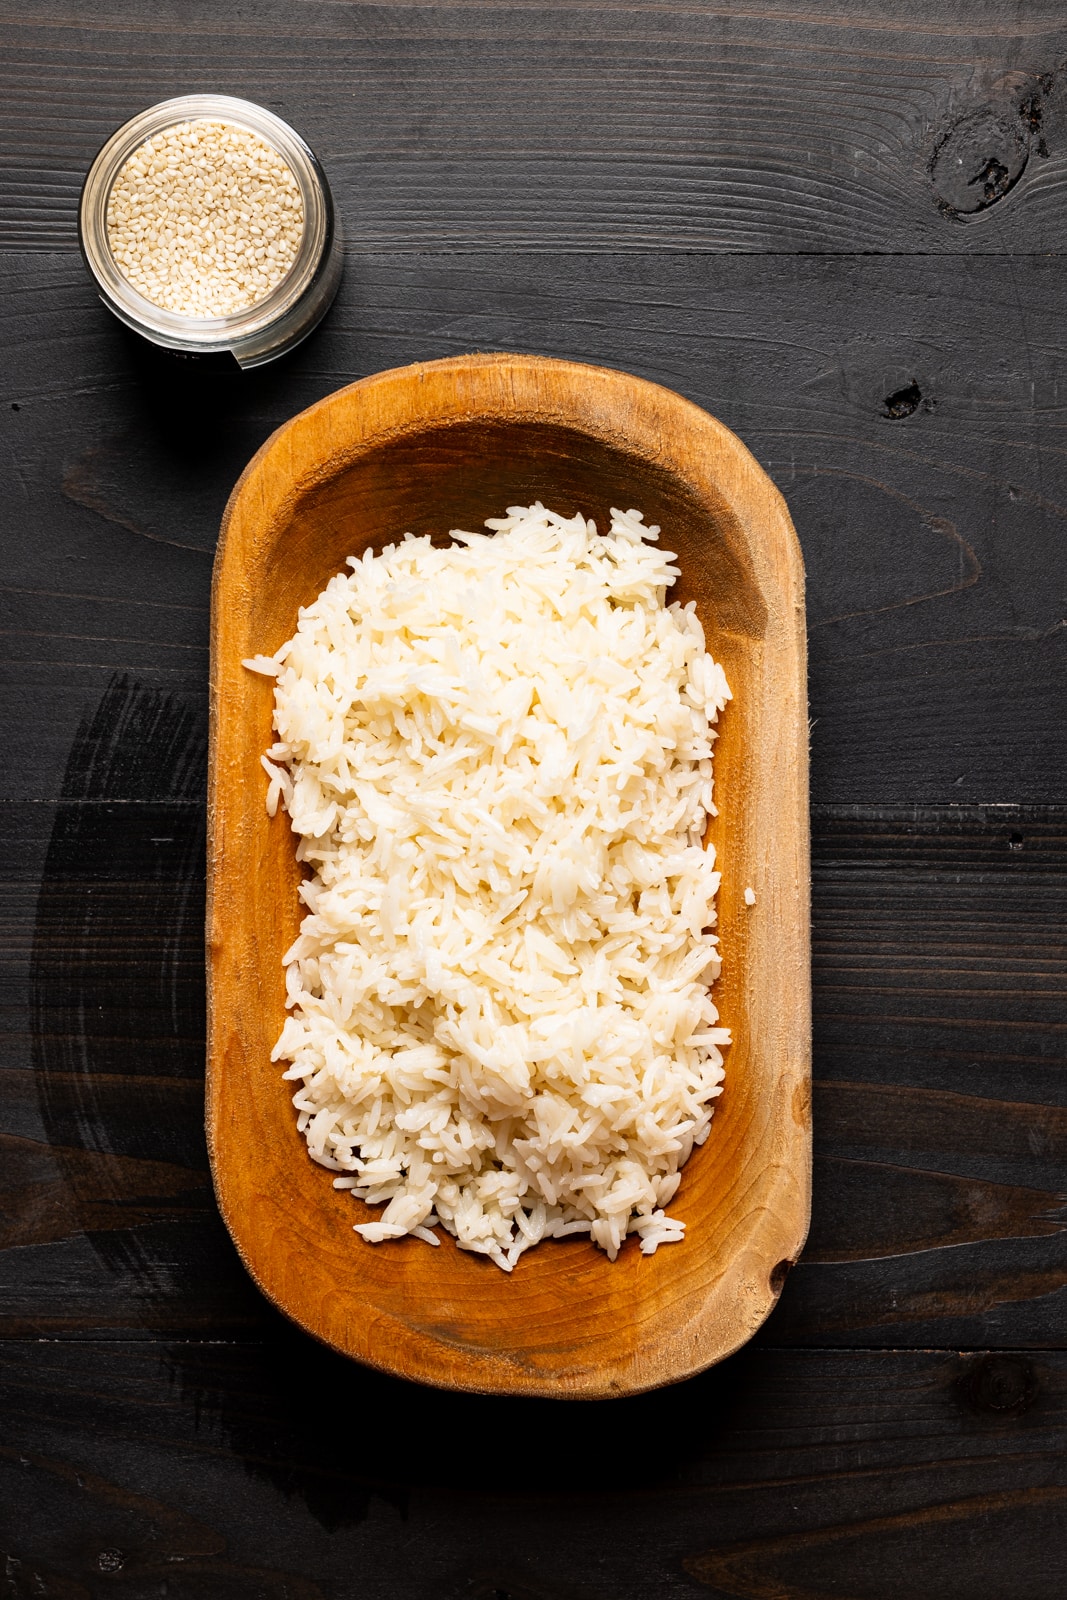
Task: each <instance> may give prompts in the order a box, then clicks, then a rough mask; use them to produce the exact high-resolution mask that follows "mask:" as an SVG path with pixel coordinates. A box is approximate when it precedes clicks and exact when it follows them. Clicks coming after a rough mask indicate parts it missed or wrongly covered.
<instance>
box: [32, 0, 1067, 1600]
mask: <svg viewBox="0 0 1067 1600" xmlns="http://www.w3.org/2000/svg"><path fill="white" fill-rule="evenodd" d="M0 19H2V23H0V37H2V40H3V45H4V48H3V49H2V50H0V83H2V84H3V89H4V94H3V104H2V110H0V116H2V119H3V124H4V130H5V137H4V140H3V158H2V168H0V193H2V196H3V201H2V210H0V227H2V246H3V248H2V253H0V274H2V294H0V319H2V326H0V361H2V368H3V373H4V377H3V384H2V390H0V395H2V399H0V429H2V436H3V438H2V444H3V452H4V456H3V459H4V494H5V500H4V516H3V519H2V520H3V527H4V534H5V544H6V555H5V565H4V575H3V581H4V586H5V594H4V604H5V621H4V623H3V627H4V630H5V632H4V643H5V659H6V666H5V684H6V689H5V694H4V697H3V706H2V712H3V716H4V723H3V732H4V734H5V736H6V743H7V748H8V750H9V751H10V752H12V755H11V756H10V757H9V760H8V761H7V762H6V763H5V766H4V772H3V776H2V779H0V784H2V787H0V803H2V808H3V814H4V825H5V839H6V841H7V849H6V850H5V853H4V862H3V871H4V874H5V881H4V889H5V893H4V895H3V901H2V906H3V909H2V912H0V916H2V919H3V921H2V926H3V967H2V972H0V981H2V985H3V990H2V1004H3V1021H4V1026H5V1050H4V1054H3V1062H2V1068H0V1070H2V1072H3V1077H2V1080H0V1082H2V1101H0V1118H2V1120H0V1137H2V1142H3V1161H2V1163H0V1186H2V1190H3V1193H2V1199H0V1206H2V1211H0V1222H2V1228H3V1233H2V1239H3V1246H4V1248H3V1254H2V1256H0V1261H2V1268H0V1331H2V1333H3V1335H4V1342H3V1345H2V1347H0V1352H2V1356H3V1362H4V1369H5V1370H4V1374H3V1381H4V1401H3V1428H2V1434H0V1473H2V1474H3V1477H2V1483H0V1525H2V1528H3V1535H4V1539H3V1547H4V1549H5V1552H6V1567H5V1569H4V1582H5V1584H6V1591H7V1593H8V1594H10V1595H12V1596H14V1597H18V1600H22V1597H29V1596H38V1595H45V1596H56V1597H60V1600H84V1597H90V1600H97V1597H101V1600H103V1597H105V1596H108V1595H117V1596H124V1597H128V1600H149V1597H152V1600H155V1597H157V1596H159V1595H160V1594H162V1593H164V1592H165V1593H167V1594H169V1595H171V1596H177V1597H178V1600H216V1597H222V1600H231V1597H232V1600H246V1597H247V1600H251V1597H260V1596H264V1597H269V1600H275V1597H278V1600H282V1597H283V1596H286V1597H288V1600H311V1597H315V1600H319V1597H322V1600H356V1597H357V1596H358V1597H359V1600H367V1597H369V1600H379V1597H381V1600H386V1597H389V1600H394V1597H399V1600H437V1597H445V1600H452V1597H455V1600H501V1597H504V1596H506V1597H510V1600H648V1597H653V1596H654V1597H657V1600H658V1597H659V1596H661V1595H662V1596H671V1597H675V1596H676V1597H678V1600H681V1597H683V1596H685V1597H688V1596H692V1597H694V1600H696V1597H698V1596H699V1595H701V1594H705V1595H707V1594H710V1595H714V1596H740V1597H750V1600H770V1597H772V1596H788V1600H815V1597H819V1600H825V1597H829V1596H830V1595H834V1596H836V1597H840V1596H845V1597H847V1600H911V1597H913V1596H916V1595H920V1596H924V1595H927V1594H929V1595H937V1596H939V1597H941V1596H944V1597H946V1600H979V1597H981V1600H989V1597H991V1596H993V1597H996V1600H1001V1597H1003V1600H1059V1597H1060V1596H1061V1595H1062V1594H1063V1593H1064V1592H1065V1590H1067V1558H1065V1554H1064V1551H1065V1544H1067V1541H1065V1540H1064V1537H1063V1527H1064V1505H1063V1496H1064V1492H1065V1489H1064V1483H1065V1480H1064V1470H1063V1446H1064V1434H1065V1429H1064V1414H1063V1406H1064V1401H1063V1397H1064V1385H1065V1373H1064V1359H1065V1357H1064V1348H1065V1345H1067V1335H1065V1331H1064V1330H1065V1310H1067V1292H1065V1285H1067V1237H1065V1232H1064V1220H1065V1209H1064V1204H1065V1198H1064V1191H1065V1189H1067V1182H1065V1177H1064V1155H1065V1150H1067V1109H1065V1103H1067V1094H1065V1089H1064V1076H1063V1074H1064V1057H1065V1049H1064V1040H1065V1035H1067V1029H1065V1024H1067V1007H1065V1005H1064V982H1063V979H1064V965H1065V960H1064V942H1063V929H1064V901H1065V888H1067V809H1065V803H1064V802H1065V799H1067V796H1065V793H1064V782H1063V778H1064V757H1063V733H1062V725H1063V707H1064V704H1065V703H1067V637H1065V635H1067V628H1065V624H1064V619H1065V617H1067V609H1065V601H1064V583H1063V571H1064V564H1063V563H1064V558H1063V551H1064V516H1065V507H1067V458H1065V455H1064V409H1063V408H1064V401H1063V393H1064V372H1063V363H1064V340H1063V327H1064V317H1065V313H1067V290H1065V288H1064V277H1063V266H1064V263H1063V252H1064V250H1065V248H1067V244H1065V240H1067V190H1065V186H1064V176H1065V168H1064V163H1065V161H1067V134H1065V131H1064V120H1063V118H1064V112H1063V94H1064V85H1065V81H1067V80H1065V78H1064V74H1063V63H1064V61H1065V60H1067V22H1065V20H1064V16H1063V9H1062V6H1061V5H1060V4H1059V3H1058V0H1035V3H1033V4H1028V5H1027V6H1025V7H1017V6H1014V5H1008V4H1005V3H997V0H984V3H982V0H979V3H974V4H970V5H964V4H963V3H962V0H943V3H942V4H941V5H939V6H937V7H934V6H932V5H929V4H918V3H908V0H879V3H877V4H875V3H874V0H856V3H849V4H846V3H845V0H825V3H822V4H820V5H819V6H814V5H811V4H810V3H809V4H808V5H802V4H799V3H792V4H790V3H784V0H761V3H760V4H758V5H757V4H749V3H747V0H737V3H730V4H726V3H715V0H692V3H690V4H669V3H667V0H661V3H656V0H647V3H644V4H642V3H640V0H633V3H631V4H627V5H625V6H624V5H621V4H620V5H618V6H611V5H609V4H606V3H600V4H596V3H593V0H568V3H566V4H560V5H558V6H557V7H556V8H554V9H549V8H544V9H538V8H536V7H533V6H527V5H524V6H522V7H519V6H517V5H516V6H512V7H508V6H494V5H491V4H488V3H484V0H474V3H471V4H469V5H467V6H460V5H454V6H453V5H446V4H441V5H429V4H425V5H418V4H408V5H404V4H395V5H389V4H382V5H378V6H369V5H362V4H357V3H353V4H325V3H324V4H317V5H316V4H299V3H295V0H289V3H287V4H285V5H283V4H281V3H280V0H278V3H266V0H246V3H243V4H241V5H238V4H236V3H235V0H217V3H215V4H209V0H200V3H199V4H183V5H181V6H179V5H178V4H177V3H176V0H164V3H161V4H157V5H155V6H153V7H149V6H148V5H147V3H146V0H130V3H127V4H122V3H119V0H111V3H109V0H101V3H94V4H88V3H77V0H70V3H68V4H65V5H62V6H61V5H58V4H53V3H48V4H45V3H43V0H39V3H31V0H22V3H16V0H0ZM198 88H199V89H209V88H210V89H219V90H229V91H230V92H235V93H243V94H247V95H250V96H252V97H253V98H258V99H260V100H262V101H264V102H265V103H266V104H268V105H270V106H271V107H272V108H274V109H275V110H278V111H280V112H281V113H282V114H283V115H287V116H289V117H290V118H291V119H292V120H294V121H296V122H297V123H298V125H299V126H300V127H301V128H302V129H303V130H304V131H305V132H306V133H307V135H308V136H309V137H310V138H311V140H312V142H313V143H315V144H316V145H317V146H318V148H319V149H320V151H321V153H322V155H323V157H324V159H325V160H326V161H327V163H328V166H329V170H330V174H331V177H332V179H333V180H334V183H335V187H336V190H337V193H338V198H339V201H340V204H341V206H342V208H343V209H344V212H345V219H346V224H347V226H348V229H349V240H350V249H349V255H348V264H347V275H346V279H345V282H344V285H343V288H342V295H341V299H340V301H339V303H338V305H337V307H336V309H335V311H334V313H333V314H332V315H331V317H330V319H329V320H328V321H327V323H326V324H325V325H324V326H323V328H322V329H321V331H320V332H319V334H317V335H316V337H315V338H314V340H313V341H312V342H311V343H309V344H308V345H307V346H305V347H304V348H303V349H302V350H301V351H299V352H297V353H296V354H295V356H294V357H293V358H292V359H291V360H289V361H288V362H287V363H286V364H285V365H284V366H282V367H279V368H278V369H276V370H273V371H272V370H270V369H267V370H266V371H264V372H260V373H252V374H246V375H243V376H241V375H238V374H228V373H227V372H225V371H224V370H218V369H213V370H204V369H190V368H188V367H186V368H175V367H174V366H172V365H169V364H167V363H166V362H164V361H161V360H159V359H157V358H156V357H154V356H153V355H152V353H151V352H148V351H145V350H143V349H141V348H140V347H138V346H137V345H136V344H135V343H134V341H132V339H130V338H128V337H127V336H126V335H125V334H124V333H123V331H122V330H121V329H119V328H118V327H117V326H115V325H113V324H112V323H110V322H109V321H108V319H107V317H106V315H105V313H104V312H103V310H102V309H101V308H100V307H99V306H98V305H97V304H96V302H95V301H94V299H93V296H92V294H91V291H90V289H89V287H88V284H87V282H86V280H85V277H84V274H83V272H82V269H81V267H80V263H79V261H78V258H77V254H76V248H75V240H74V233H73V223H74V201H75V197H76V192H77V186H78V183H79V181H80V176H81V173H82V171H83V170H84V168H85V166H86V164H87V162H88V160H89V158H90V156H91V155H92V153H93V151H94V149H95V147H96V145H97V143H99V141H100V140H102V138H103V137H104V136H105V134H106V133H108V132H109V131H110V129H111V128H112V127H113V126H114V124H115V123H116V122H117V121H118V120H119V119H120V118H121V117H123V116H125V115H126V114H128V113H129V112H131V111H133V110H136V109H138V108H139V107H140V106H142V105H144V104H146V103H147V102H149V101H150V100H152V99H155V98H158V97H160V96H162V95H163V94H167V93H172V92H178V91H185V90H193V89H198ZM1002 168H1003V171H1001V169H1002ZM972 180H974V181H972ZM473 349H479V350H493V349H528V350H533V351H537V352H540V353H544V354H548V355H560V356H567V357H572V358H575V359H579V360H590V361H600V362H604V363H606V364H608V365H614V366H619V367H623V368H625V369H628V370H631V371H634V372H638V373H640V374H642V375H644V376H647V377H650V378H653V379H655V380H656V381H658V382H661V383H666V384H667V385H669V386H670V387H672V388H675V389H678V390H679V391H680V392H681V393H683V394H685V395H686V396H688V397H689V398H690V399H693V400H695V401H696V402H697V403H698V404H700V405H702V406H704V407H706V408H707V409H708V410H709V411H711V412H712V413H713V414H714V415H716V416H718V417H720V418H721V419H722V420H723V421H724V422H725V423H727V425H728V426H730V427H732V428H733V429H735V431H736V432H737V433H738V434H739V435H740V436H741V437H742V438H743V439H744V441H745V442H746V444H748V446H749V447H750V448H751V449H752V450H753V452H754V453H755V455H756V457H757V459H758V460H759V461H760V462H761V464H762V465H763V466H764V467H765V468H766V470H767V471H768V472H769V473H770V474H771V476H772V477H773V478H774V479H775V481H776V482H777V483H778V485H779V487H780V488H781V489H782V491H783V493H784V494H785V495H786V498H787V500H788V502H789V505H790V509H791V511H792V514H793V518H794V521H795V523H796V526H797V530H798V533H799V535H800V539H801V544H802V546H803V550H804V556H805V561H806V564H807V571H808V601H809V604H808V624H809V642H810V662H811V678H810V690H811V717H812V720H813V724H814V725H813V729H812V799H813V808H812V827H813V866H814V874H813V954H814V968H815V982H814V995H813V999H814V1015H815V1080H816V1081H815V1134H816V1162H815V1189H814V1217H813V1229H812V1235H811V1240H810V1243H809V1246H808V1249H807V1252H806V1254H805V1256H804V1257H803V1258H802V1261H801V1264H800V1265H799V1266H798V1267H797V1268H796V1269H795V1271H794V1272H793V1273H792V1274H791V1275H790V1277H789V1280H788V1282H787V1283H786V1285H785V1289H784V1291H783V1294H782V1298H781V1301H780V1303H779V1306H778V1308H777V1310H776V1311H775V1313H774V1314H773V1316H772V1318H771V1320H770V1322H769V1323H768V1324H767V1326H766V1328H765V1330H764V1331H763V1333H762V1334H761V1335H760V1336H759V1339H758V1340H757V1342H756V1344H755V1345H753V1346H751V1347H750V1348H749V1349H748V1350H746V1351H745V1352H744V1353H743V1354H742V1355H740V1356H739V1357H737V1358H735V1359H734V1360H731V1361H730V1362H728V1363H726V1364H725V1365H724V1366H723V1367H721V1368H719V1369H716V1370H715V1371H713V1372H711V1373H709V1374H707V1375H706V1376H704V1377H702V1378H699V1379H696V1380H693V1381H692V1382H690V1383H687V1384H684V1385H682V1386H680V1387H679V1388H677V1389H672V1390H666V1391H663V1392H661V1393H659V1394H655V1395H649V1396H644V1397H640V1398H638V1399H636V1400H632V1401H622V1402H605V1403H602V1404H595V1405H592V1406H588V1407H580V1408H577V1409H576V1408H573V1407H563V1408H561V1407H559V1406H557V1405H554V1404H553V1403H552V1402H548V1401H545V1402H518V1401H515V1402H511V1401H503V1400H484V1401H483V1400H478V1399H475V1398H470V1397H467V1398H461V1397H452V1396H447V1395H441V1394H436V1393H432V1392H430V1391H427V1390H423V1389H419V1388H415V1387H412V1386H407V1385H404V1384H402V1383H399V1382H396V1381H392V1380H387V1379H384V1378H381V1377H376V1376H374V1375H373V1374H370V1373H367V1372H365V1371H363V1370H362V1369H359V1368H356V1367H353V1366H350V1365H349V1364H347V1363H345V1362H342V1361H340V1360H339V1359H336V1358H333V1357H331V1356H330V1355H329V1354H328V1353H326V1352H323V1351H322V1350H320V1349H319V1348H318V1347H316V1346H313V1345H311V1344H310V1343H309V1342H308V1341H306V1340H304V1339H303V1338H302V1337H301V1336H300V1335H298V1334H296V1333H295V1332H293V1331H292V1330H291V1329H290V1328H288V1327H287V1326H286V1325H284V1324H283V1323H281V1322H280V1320H279V1319H278V1318H277V1317H276V1316H274V1315H273V1314H272V1313H271V1312H269V1310H267V1309H266V1308H265V1307H264V1305H263V1302H262V1301H261V1300H260V1299H259V1297H258V1296H257V1294H256V1293H255V1291H254V1290H253V1289H252V1287H251V1285H250V1283H249V1281H248V1279H247V1277H246V1276H245V1275H244V1273H243V1272H242V1270H241V1269H240V1267H239V1265H238V1264H237V1263H236V1260H235V1258H234V1255H233V1251H232V1248H231V1246H230V1245H229V1242H228V1240H227V1237H226V1235H225V1232H224V1230H223V1228H222V1226H221V1223H220V1222H219V1220H218V1216H217V1213H216V1212H215V1209H214V1206H213V1203H212V1200H211V1194H210V1185H209V1180H208V1176H207V1170H206V1158H205V1151H204V1143H203V1133H202V1128H201V1109H202V1093H203V1086H202V1072H203V1053H204V1033H203V1029H204V1015H203V954H202V944H201V928H202V916H203V880H202V860H203V787H204V763H205V745H206V662H207V601H208V584H209V576H210V566H211V555H212V551H213V547H214V539H215V533H216V530H217V527H218V520H219V516H220V514H221V511H222V507H223V505H224V503H225V499H226V496H227V494H228V492H229V489H230V487H231V486H232V484H233V481H234V479H235V477H236V476H237V473H238V472H239V470H240V469H241V467H242V466H243V465H244V463H245V461H246V460H247V459H248V457H249V456H250V455H251V454H252V453H253V451H254V450H255V449H256V448H257V447H258V446H259V444H260V443H261V442H262V441H263V439H264V438H265V437H266V435H267V434H268V433H269V432H270V430H271V429H272V428H273V427H274V426H276V425H277V424H278V423H279V422H281V421H283V420H284V419H285V418H286V417H288V416H290V415H292V414H293V413H294V412H295V411H297V410H299V409H300V408H301V407H303V406H305V405H307V404H310V403H311V402H312V401H314V400H316V399H318V398H319V397H320V396H321V395H323V394H325V393H327V392H329V391H330V390H332V389H334V388H336V387H337V386H338V385H340V384H341V383H345V382H348V381H350V380H351V379H353V378H356V377H359V376H362V375H364V374H366V373H369V372H373V371H375V370H378V369H380V368H383V367H388V366H393V365H397V364H400V363H402V362H405V361H410V360H415V359H425V358H432V357H437V356H442V355H448V354H451V353H456V352H462V351H466V350H473ZM323 1395H327V1396H328V1397H329V1399H328V1401H327V1400H324V1399H322V1396H323ZM376 1402H384V1403H386V1404H388V1405H389V1406H390V1407H392V1408H394V1410H393V1412H392V1414H391V1415H390V1416H387V1417H386V1418H385V1420H384V1422H378V1421H377V1420H376V1416H375V1412H376V1409H379V1408H376V1405H375V1403H376ZM331 1405H332V1409H331ZM591 1424H592V1426H591ZM594 1452H595V1453H594Z"/></svg>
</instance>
